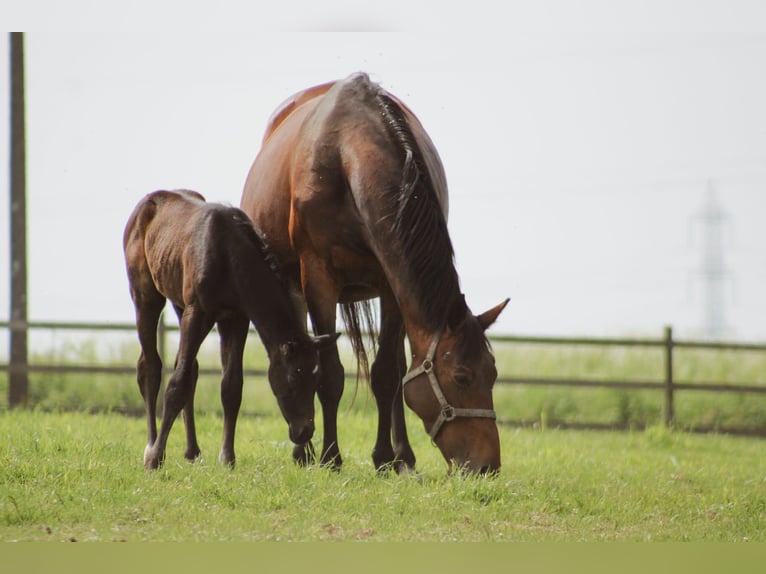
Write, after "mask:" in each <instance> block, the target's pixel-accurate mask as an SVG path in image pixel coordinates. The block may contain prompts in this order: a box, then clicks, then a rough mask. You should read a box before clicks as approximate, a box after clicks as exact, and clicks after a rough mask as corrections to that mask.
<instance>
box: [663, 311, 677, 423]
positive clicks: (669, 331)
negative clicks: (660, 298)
mask: <svg viewBox="0 0 766 574" xmlns="http://www.w3.org/2000/svg"><path fill="white" fill-rule="evenodd" d="M664 343H665V409H664V413H663V415H664V422H665V426H666V427H671V426H672V425H673V418H674V413H673V327H671V326H669V325H668V326H666V327H665V339H664Z"/></svg>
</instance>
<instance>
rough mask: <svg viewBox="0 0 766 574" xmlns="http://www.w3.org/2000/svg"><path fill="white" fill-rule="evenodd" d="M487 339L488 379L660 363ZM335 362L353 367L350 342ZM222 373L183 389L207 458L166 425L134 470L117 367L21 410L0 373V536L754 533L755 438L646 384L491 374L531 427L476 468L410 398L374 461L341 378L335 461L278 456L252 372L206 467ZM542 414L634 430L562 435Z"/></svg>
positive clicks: (130, 352)
mask: <svg viewBox="0 0 766 574" xmlns="http://www.w3.org/2000/svg"><path fill="white" fill-rule="evenodd" d="M216 344H217V341H216V340H215V338H214V337H210V338H209V340H208V342H207V343H206V346H205V348H204V349H203V352H202V355H201V363H202V365H203V366H209V367H214V368H215V367H218V359H217V351H216ZM174 348H175V346H174V343H173V342H172V341H171V343H170V345H169V349H174ZM495 352H496V356H497V362H498V368H499V371H500V373H501V376H503V375H505V376H517V377H519V376H520V377H524V376H530V377H544V376H553V377H577V378H587V377H592V378H603V379H614V380H626V381H629V380H650V379H657V380H659V379H661V376H662V373H661V369H662V361H661V355H660V354H659V352H658V351H655V350H640V349H639V350H636V349H630V350H625V349H605V348H561V347H553V348H544V347H543V348H541V347H537V346H534V347H533V346H527V345H518V344H514V345H507V344H500V345H496V346H495ZM136 356H137V346H136V344H135V341H134V339H133V337H129V338H128V339H127V340H126V339H125V337H123V338H122V339H117V340H115V341H112V340H111V339H109V338H107V337H100V338H99V339H98V340H94V339H85V340H80V341H79V342H75V341H73V340H71V339H69V338H63V339H61V340H59V341H58V342H57V344H56V345H55V348H54V349H53V350H51V349H47V350H46V351H44V352H43V353H40V354H36V355H35V354H33V357H32V359H33V362H37V363H64V364H66V363H72V364H83V363H85V364H98V363H103V364H128V365H129V364H134V361H135V358H136ZM246 358H247V363H248V364H247V367H248V368H254V369H262V368H263V367H264V365H265V359H264V357H263V356H262V351H261V350H260V346H259V345H252V344H251V345H250V346H249V347H248V350H247V353H246ZM345 364H346V365H347V369H348V371H353V366H352V365H353V363H352V361H350V360H349V358H348V354H347V357H346V360H345ZM675 364H676V378H677V380H679V381H680V382H692V381H719V382H740V383H758V384H766V357H765V356H764V354H763V353H740V354H733V353H728V352H690V351H684V350H679V351H678V352H677V355H676V362H675ZM218 388H219V387H218V378H217V377H210V376H208V377H202V378H201V380H200V384H199V386H198V390H197V409H196V410H197V412H198V413H200V419H199V429H198V430H199V434H200V442H201V446H202V449H203V455H204V458H203V460H202V461H200V462H198V463H196V464H193V465H192V464H188V463H186V462H185V461H183V459H182V451H183V445H182V440H183V431H182V428H181V423H180V421H179V422H178V423H177V426H176V427H175V428H174V432H173V433H172V434H171V437H170V443H169V450H168V460H167V464H166V467H165V468H163V469H162V470H160V471H159V472H156V473H151V474H147V473H146V472H144V470H143V467H142V464H141V458H142V453H143V448H144V440H145V428H144V427H145V423H144V421H143V418H141V417H131V416H123V415H121V414H118V413H121V412H132V413H140V412H142V410H143V406H142V403H141V399H140V396H139V393H138V390H137V388H136V384H135V378H134V377H133V376H132V375H120V376H108V375H92V376H85V375H79V374H78V375H64V374H34V375H32V377H31V381H30V404H31V405H32V409H31V410H26V411H25V410H21V411H19V410H13V411H9V410H8V409H7V404H6V403H5V401H6V397H7V377H6V376H5V375H4V374H2V375H0V397H2V399H1V400H0V436H2V437H3V440H2V441H0V539H1V540H6V541H8V540H31V541H66V540H78V541H89V540H93V541H113V540H114V541H120V540H128V541H143V540H162V541H176V540H184V541H193V542H197V541H223V540H239V541H252V540H258V541H270V540H294V541H305V540H316V541H321V540H342V541H357V540H375V541H378V540H382V541H457V540H460V541H555V542H560V541H597V540H598V541H601V540H605V541H606V540H609V541H611V540H619V541H646V540H653V541H655V540H656V541H686V540H693V541H731V542H738V541H745V540H749V541H761V542H763V541H766V458H764V457H763V449H764V442H763V439H748V438H734V437H730V436H725V435H723V434H708V435H694V434H687V433H685V432H680V431H679V430H676V431H670V430H667V429H665V428H663V427H662V426H660V424H659V423H660V421H661V416H662V394H661V392H655V391H628V390H622V389H567V388H557V387H525V386H521V385H498V386H497V387H496V390H495V407H496V410H497V412H498V416H499V417H500V418H501V419H503V420H517V421H518V420H522V421H526V422H527V423H528V425H527V426H526V427H525V428H523V429H522V428H514V427H511V426H502V427H501V440H502V445H503V470H502V472H501V474H500V475H499V476H498V477H496V478H492V479H486V478H466V477H461V476H447V475H446V465H445V463H444V461H443V460H442V459H441V455H440V454H439V453H438V451H437V450H436V449H435V448H434V447H433V446H432V445H431V444H430V442H429V440H428V437H427V435H426V434H425V432H424V431H423V430H422V425H421V424H420V422H419V421H418V420H417V419H416V417H414V416H413V415H412V413H410V412H409V411H408V421H409V423H408V424H409V428H410V431H411V432H410V434H411V438H412V439H413V446H414V448H415V451H416V455H417V456H418V467H419V471H420V476H419V477H417V478H406V477H399V476H396V475H385V476H379V475H377V474H376V472H375V470H374V468H373V466H372V463H371V461H370V450H371V448H372V444H373V442H374V429H375V422H374V417H375V412H374V401H373V399H372V397H371V394H370V391H369V389H368V388H367V386H366V385H365V384H364V383H362V384H360V385H359V386H358V387H357V386H356V385H355V384H354V381H353V379H351V380H349V381H348V382H347V387H346V393H345V395H344V398H343V402H342V404H341V413H342V415H341V420H340V421H339V425H340V429H339V430H340V437H339V440H340V446H341V450H342V453H343V455H344V460H345V465H344V468H343V469H342V471H341V472H338V473H335V472H330V471H327V470H325V469H320V468H313V467H312V468H308V469H303V468H298V467H296V466H295V465H293V463H292V461H291V459H290V450H291V449H290V445H289V443H288V441H287V432H286V428H285V424H284V422H283V421H282V420H281V418H280V417H279V415H278V411H277V407H276V402H275V400H274V398H273V396H272V395H271V393H270V390H269V388H268V385H267V384H266V382H265V381H263V380H258V379H254V378H252V377H251V378H249V379H248V380H247V381H246V384H245V396H244V402H243V409H242V411H243V416H242V418H241V419H240V425H239V428H238V434H237V454H238V466H237V468H236V469H235V470H234V471H230V470H228V469H225V468H221V467H220V466H219V465H218V464H217V462H215V461H216V458H217V453H218V448H219V446H220V435H221V420H220V412H221V407H220V400H219V398H218ZM88 413H91V414H88ZM676 417H677V428H678V429H687V428H690V429H693V428H696V427H697V426H713V427H714V428H718V429H721V430H725V429H727V428H729V427H748V428H753V429H756V430H766V396H764V395H744V394H727V395H721V394H715V393H708V392H700V393H697V392H695V393H692V392H679V393H678V394H677V398H676ZM556 421H565V422H570V423H575V424H576V423H584V422H596V423H601V424H621V425H625V426H627V427H628V428H629V429H632V430H629V431H627V432H594V431H587V432H585V431H572V430H567V431H564V430H558V429H557V428H556ZM317 428H318V429H321V424H319V425H318V426H317ZM644 428H646V430H641V429H644ZM320 440H321V436H317V437H315V444H317V443H318V441H320Z"/></svg>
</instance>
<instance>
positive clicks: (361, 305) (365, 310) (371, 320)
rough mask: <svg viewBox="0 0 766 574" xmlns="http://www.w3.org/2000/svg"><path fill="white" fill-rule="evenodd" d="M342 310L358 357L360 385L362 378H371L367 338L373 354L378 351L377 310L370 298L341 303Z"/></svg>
mask: <svg viewBox="0 0 766 574" xmlns="http://www.w3.org/2000/svg"><path fill="white" fill-rule="evenodd" d="M340 312H341V317H343V324H344V325H345V327H346V334H347V336H348V338H349V340H350V341H351V349H352V350H353V351H354V356H355V357H356V382H357V387H358V385H359V379H360V378H362V377H363V378H364V379H365V380H367V381H369V380H370V361H369V359H368V357H367V349H366V347H365V339H369V342H370V345H371V348H372V351H373V354H374V353H376V352H377V343H378V326H377V323H376V321H375V310H374V308H373V306H372V302H371V301H370V300H369V299H368V300H364V301H357V302H356V303H341V305H340ZM355 396H356V395H355Z"/></svg>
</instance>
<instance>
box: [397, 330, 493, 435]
mask: <svg viewBox="0 0 766 574" xmlns="http://www.w3.org/2000/svg"><path fill="white" fill-rule="evenodd" d="M441 336H442V331H439V332H438V333H437V334H436V336H435V337H434V340H433V341H432V342H431V346H430V347H429V348H428V353H426V358H425V359H424V360H423V362H422V363H421V364H420V365H419V366H417V367H415V368H414V369H412V370H411V371H410V372H409V373H407V374H406V375H404V378H403V379H402V387H404V385H406V384H407V383H409V382H410V381H411V380H412V379H414V378H416V377H419V376H420V375H422V374H423V373H425V374H426V376H427V377H428V382H430V383H431V388H432V389H433V391H434V395H436V400H438V401H439V405H440V406H441V411H440V412H439V416H438V417H437V418H436V422H435V423H434V426H432V427H431V430H430V431H429V432H428V435H429V436H430V437H431V440H432V441H436V436H437V435H438V434H439V431H440V430H441V428H442V425H443V424H444V423H448V422H450V421H452V420H455V419H456V418H458V417H467V418H485V419H495V418H497V416H496V415H495V411H494V410H492V409H460V408H456V407H453V406H452V405H450V404H449V403H448V402H447V397H445V396H444V393H443V392H442V389H441V386H440V385H439V380H438V379H437V378H436V373H434V355H435V354H436V346H437V345H438V344H439V340H440V339H441Z"/></svg>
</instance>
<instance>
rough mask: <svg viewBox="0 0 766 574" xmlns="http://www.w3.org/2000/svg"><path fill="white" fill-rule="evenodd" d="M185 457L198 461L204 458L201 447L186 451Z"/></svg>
mask: <svg viewBox="0 0 766 574" xmlns="http://www.w3.org/2000/svg"><path fill="white" fill-rule="evenodd" d="M184 458H185V459H186V460H188V461H189V462H196V461H198V460H200V459H201V458H202V451H201V450H200V449H199V448H195V449H188V450H186V451H185V452H184Z"/></svg>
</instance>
